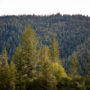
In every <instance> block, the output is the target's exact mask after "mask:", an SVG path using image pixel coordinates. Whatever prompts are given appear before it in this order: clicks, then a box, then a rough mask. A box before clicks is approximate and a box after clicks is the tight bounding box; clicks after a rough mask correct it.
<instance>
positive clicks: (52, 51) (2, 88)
mask: <svg viewBox="0 0 90 90" xmlns="http://www.w3.org/2000/svg"><path fill="white" fill-rule="evenodd" d="M89 64H90V17H88V16H82V15H72V16H70V15H60V14H59V13H58V14H56V15H50V16H35V15H22V16H0V90H89V89H90V75H89V74H90V73H89V72H90V65H89ZM3 80H4V81H5V82H3Z"/></svg>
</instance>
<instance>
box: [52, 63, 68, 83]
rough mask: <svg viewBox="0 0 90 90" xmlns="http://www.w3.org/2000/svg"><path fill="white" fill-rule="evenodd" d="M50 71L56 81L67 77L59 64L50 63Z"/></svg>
mask: <svg viewBox="0 0 90 90" xmlns="http://www.w3.org/2000/svg"><path fill="white" fill-rule="evenodd" d="M52 70H53V74H54V75H55V77H56V80H57V81H59V80H60V79H61V78H67V77H68V76H67V74H66V72H65V70H64V68H63V67H62V65H61V64H60V65H59V64H58V63H52Z"/></svg>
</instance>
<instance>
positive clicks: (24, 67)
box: [14, 25, 38, 78]
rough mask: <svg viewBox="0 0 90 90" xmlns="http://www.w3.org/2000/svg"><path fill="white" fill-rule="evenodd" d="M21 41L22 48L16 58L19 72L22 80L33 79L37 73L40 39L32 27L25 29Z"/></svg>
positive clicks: (18, 50)
mask: <svg viewBox="0 0 90 90" xmlns="http://www.w3.org/2000/svg"><path fill="white" fill-rule="evenodd" d="M20 39H21V43H20V46H19V47H18V49H17V52H16V54H15V56H14V61H15V63H16V67H17V71H18V72H19V74H21V76H22V78H33V77H34V75H35V71H36V63H37V44H38V39H37V37H36V34H35V32H34V30H33V29H32V28H31V26H30V25H27V26H26V27H25V32H23V33H22V35H21V37H20Z"/></svg>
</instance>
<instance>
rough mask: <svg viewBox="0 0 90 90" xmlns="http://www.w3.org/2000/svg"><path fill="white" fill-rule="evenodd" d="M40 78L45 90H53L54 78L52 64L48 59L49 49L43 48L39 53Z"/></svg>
mask: <svg viewBox="0 0 90 90" xmlns="http://www.w3.org/2000/svg"><path fill="white" fill-rule="evenodd" d="M40 59H41V63H40V76H41V77H42V78H43V80H44V81H45V85H44V89H45V90H55V85H56V77H55V76H54V75H53V70H52V62H51V60H50V58H49V48H48V46H44V47H43V48H42V49H41V52H40Z"/></svg>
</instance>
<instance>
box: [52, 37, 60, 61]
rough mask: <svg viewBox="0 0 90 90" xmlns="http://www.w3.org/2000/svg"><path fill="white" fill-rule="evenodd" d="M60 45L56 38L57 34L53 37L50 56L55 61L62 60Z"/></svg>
mask: <svg viewBox="0 0 90 90" xmlns="http://www.w3.org/2000/svg"><path fill="white" fill-rule="evenodd" d="M59 56H60V55H59V46H58V42H57V40H56V36H54V37H53V38H52V42H51V45H50V57H51V60H52V61H53V62H60V61H59Z"/></svg>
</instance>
